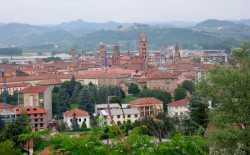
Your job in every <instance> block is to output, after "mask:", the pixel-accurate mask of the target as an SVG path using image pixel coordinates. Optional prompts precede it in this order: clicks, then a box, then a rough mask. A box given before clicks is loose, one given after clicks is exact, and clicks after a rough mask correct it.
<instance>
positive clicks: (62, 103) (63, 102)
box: [57, 89, 70, 116]
mask: <svg viewBox="0 0 250 155" xmlns="http://www.w3.org/2000/svg"><path fill="white" fill-rule="evenodd" d="M69 109H70V96H69V94H68V92H67V90H66V89H60V91H59V102H58V104H57V111H58V112H57V113H58V114H59V115H61V116H62V113H63V112H66V111H67V110H69Z"/></svg>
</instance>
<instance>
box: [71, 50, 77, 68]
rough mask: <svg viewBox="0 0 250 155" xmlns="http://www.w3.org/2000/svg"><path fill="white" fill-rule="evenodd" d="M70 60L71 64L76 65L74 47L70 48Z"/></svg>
mask: <svg viewBox="0 0 250 155" xmlns="http://www.w3.org/2000/svg"><path fill="white" fill-rule="evenodd" d="M71 61H72V64H73V65H76V49H75V48H73V49H72V50H71Z"/></svg>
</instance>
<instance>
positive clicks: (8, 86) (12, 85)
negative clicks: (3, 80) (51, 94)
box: [0, 82, 29, 88]
mask: <svg viewBox="0 0 250 155" xmlns="http://www.w3.org/2000/svg"><path fill="white" fill-rule="evenodd" d="M6 85H7V88H15V87H27V86H28V85H29V83H27V82H22V83H10V84H8V83H7V84H6ZM0 88H3V84H0Z"/></svg>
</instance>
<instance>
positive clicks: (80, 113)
mask: <svg viewBox="0 0 250 155" xmlns="http://www.w3.org/2000/svg"><path fill="white" fill-rule="evenodd" d="M74 113H75V114H76V116H89V113H88V112H87V111H84V110H80V109H72V110H70V111H67V112H65V113H64V115H65V116H66V117H73V115H74Z"/></svg>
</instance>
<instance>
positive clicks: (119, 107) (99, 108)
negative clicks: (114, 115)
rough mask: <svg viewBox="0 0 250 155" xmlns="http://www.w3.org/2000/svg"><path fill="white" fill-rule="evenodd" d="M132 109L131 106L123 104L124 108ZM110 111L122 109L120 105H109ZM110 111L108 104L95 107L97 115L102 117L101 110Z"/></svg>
mask: <svg viewBox="0 0 250 155" xmlns="http://www.w3.org/2000/svg"><path fill="white" fill-rule="evenodd" d="M128 107H130V104H122V108H123V109H126V108H128ZM109 108H110V109H121V106H120V105H119V104H118V103H111V104H109ZM107 109H108V104H96V105H95V115H96V116H100V111H101V110H107Z"/></svg>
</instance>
